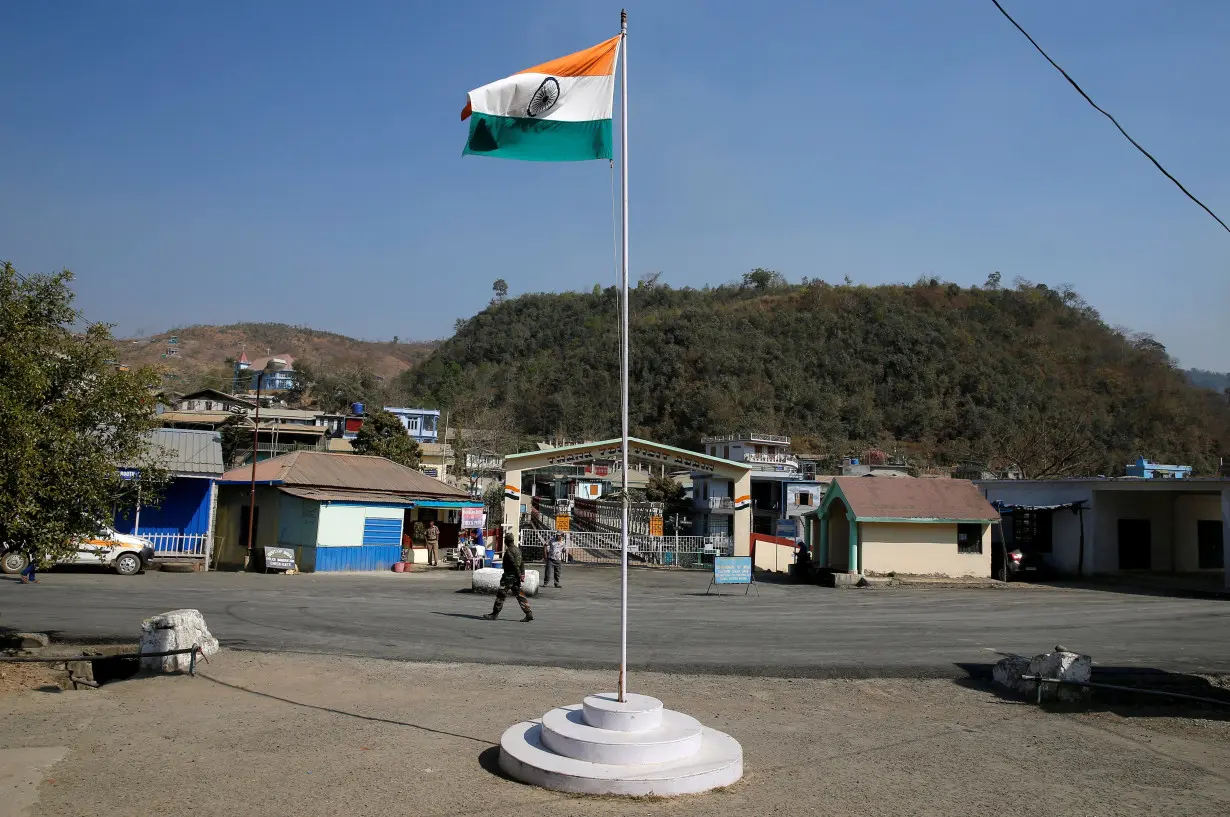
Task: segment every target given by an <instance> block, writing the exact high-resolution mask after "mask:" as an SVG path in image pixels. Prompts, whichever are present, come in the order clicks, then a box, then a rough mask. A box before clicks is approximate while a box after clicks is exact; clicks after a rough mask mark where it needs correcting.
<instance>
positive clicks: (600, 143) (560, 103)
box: [461, 36, 620, 162]
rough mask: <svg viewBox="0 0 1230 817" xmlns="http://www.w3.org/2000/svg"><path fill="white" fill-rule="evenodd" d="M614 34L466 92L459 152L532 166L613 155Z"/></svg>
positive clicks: (616, 48)
mask: <svg viewBox="0 0 1230 817" xmlns="http://www.w3.org/2000/svg"><path fill="white" fill-rule="evenodd" d="M619 41H620V38H619V37H618V36H616V37H612V38H611V39H609V40H607V41H605V42H602V43H599V44H598V45H595V46H593V47H592V48H587V49H585V50H584V51H578V52H576V53H575V54H569V55H568V56H566V57H560V58H559V59H554V60H551V61H549V62H544V63H542V64H541V65H536V66H534V67H533V68H527V69H526V70H524V71H521V72H519V73H516V74H513V75H512V76H510V77H505V78H504V79H500V80H496V81H495V82H492V83H489V84H487V85H484V86H482V87H481V88H476V89H475V90H473V91H470V93H469V94H468V97H469V99H468V101H467V102H466V106H465V108H464V109H463V110H462V112H461V118H462V120H465V119H467V118H468V119H469V120H470V134H469V137H468V138H467V139H466V146H465V150H463V151H462V153H463V154H472V155H474V156H494V157H496V158H498V159H524V160H528V161H535V162H579V161H585V160H587V159H610V158H611V157H612V155H613V151H612V138H611V113H612V110H613V108H614V101H615V59H616V55H617V54H618V52H619Z"/></svg>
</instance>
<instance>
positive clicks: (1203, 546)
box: [1196, 519, 1226, 570]
mask: <svg viewBox="0 0 1230 817" xmlns="http://www.w3.org/2000/svg"><path fill="white" fill-rule="evenodd" d="M1224 536H1225V534H1224V532H1223V530H1222V526H1221V520H1220V519H1200V520H1198V521H1197V522H1196V566H1197V567H1199V568H1200V569H1201V570H1221V569H1222V568H1223V567H1225V565H1226V561H1225V550H1224V547H1225V540H1224V539H1223V537H1224Z"/></svg>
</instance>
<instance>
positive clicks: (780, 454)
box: [700, 432, 799, 471]
mask: <svg viewBox="0 0 1230 817" xmlns="http://www.w3.org/2000/svg"><path fill="white" fill-rule="evenodd" d="M700 444H701V453H703V454H708V455H709V456H711V457H721V458H722V459H724V460H731V461H733V462H738V463H742V464H744V465H747V466H749V467H751V468H752V470H753V471H797V470H799V460H798V458H797V457H796V456H795V455H794V454H793V453H791V451H790V438H789V437H787V436H784V435H781V434H760V433H757V432H739V433H736V434H723V435H719V436H713V437H701V440H700Z"/></svg>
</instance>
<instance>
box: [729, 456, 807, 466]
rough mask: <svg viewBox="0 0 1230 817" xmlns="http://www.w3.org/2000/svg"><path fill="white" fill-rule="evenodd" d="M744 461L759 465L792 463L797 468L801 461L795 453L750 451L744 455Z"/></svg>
mask: <svg viewBox="0 0 1230 817" xmlns="http://www.w3.org/2000/svg"><path fill="white" fill-rule="evenodd" d="M743 461H744V462H753V463H757V464H759V465H792V466H794V467H795V468H798V467H799V461H798V459H797V458H795V456H794V455H793V454H756V453H754V452H749V453H747V454H744V455H743Z"/></svg>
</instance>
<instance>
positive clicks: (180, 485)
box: [112, 428, 223, 559]
mask: <svg viewBox="0 0 1230 817" xmlns="http://www.w3.org/2000/svg"><path fill="white" fill-rule="evenodd" d="M149 442H150V445H151V446H154V447H156V448H157V449H160V450H161V451H160V453H161V454H163V455H165V461H164V466H165V467H166V469H167V470H168V471H169V472H170V474H171V481H170V484H169V485H168V486H167V489H166V491H165V492H164V493H163V495H162V497H161V499H160V500H159V502H158V503H157V504H156V505H149V504H145V505H135V506H132V507H125V508H117V509H116V511H115V518H114V521H113V523H112V524H113V527H114V528H115V530H116V531H117V532H119V533H131V534H135V535H137V536H142V537H144V538H146V539H148V540H150V542H151V543H152V544H153V545H154V550H155V552H156V553H157V554H158V555H159V556H162V557H175V556H182V557H190V558H199V559H206V558H207V556H208V554H209V552H210V548H211V545H212V539H213V533H214V524H213V523H214V511H213V509H214V502H215V501H216V490H217V488H216V485H215V483H216V481H217V479H218V478H219V477H220V476H222V472H223V467H222V438H221V435H220V434H219V433H218V432H216V431H199V430H194V429H185V428H160V429H155V430H154V431H152V432H150V434H149ZM120 474H121V476H122V475H124V474H125V471H124V469H120Z"/></svg>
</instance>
